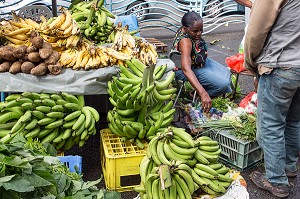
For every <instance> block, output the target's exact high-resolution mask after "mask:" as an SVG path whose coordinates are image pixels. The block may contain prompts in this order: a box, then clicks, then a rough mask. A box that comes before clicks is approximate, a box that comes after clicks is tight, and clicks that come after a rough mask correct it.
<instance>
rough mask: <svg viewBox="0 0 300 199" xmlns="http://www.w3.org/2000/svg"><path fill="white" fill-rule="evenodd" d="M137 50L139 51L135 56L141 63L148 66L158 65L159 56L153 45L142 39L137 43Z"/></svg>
mask: <svg viewBox="0 0 300 199" xmlns="http://www.w3.org/2000/svg"><path fill="white" fill-rule="evenodd" d="M137 48H138V49H139V50H138V53H137V54H136V56H135V57H136V58H138V59H139V60H141V62H143V63H144V64H146V65H155V64H156V60H157V58H158V54H157V51H156V49H155V46H154V45H153V44H150V43H149V42H147V41H145V40H142V39H140V40H138V41H137Z"/></svg>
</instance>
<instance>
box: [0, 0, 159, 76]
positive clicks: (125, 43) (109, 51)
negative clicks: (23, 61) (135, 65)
mask: <svg viewBox="0 0 300 199" xmlns="http://www.w3.org/2000/svg"><path fill="white" fill-rule="evenodd" d="M81 4H82V5H81ZM95 4H96V1H93V2H89V3H87V2H80V3H79V5H78V4H76V5H74V6H73V8H72V9H71V11H70V10H66V9H64V8H61V14H60V15H59V16H58V17H53V18H50V19H49V20H47V19H45V18H44V17H41V19H42V22H41V23H37V22H35V21H33V20H31V19H23V18H22V17H19V16H17V15H16V14H15V13H14V12H13V19H12V20H7V21H5V20H3V21H1V22H0V23H1V26H0V37H4V38H5V39H6V40H7V45H8V46H13V47H19V46H21V45H26V46H29V47H31V46H32V44H31V40H32V39H31V35H32V33H33V32H34V33H36V34H37V35H39V36H40V37H41V38H43V39H44V40H45V41H46V43H49V44H51V46H52V48H53V50H54V51H57V52H58V53H59V54H61V56H60V59H59V63H60V65H61V67H65V68H71V69H75V70H79V69H84V70H89V69H97V68H102V67H108V66H113V65H125V60H128V59H131V58H132V57H135V58H138V59H140V61H142V62H143V63H144V64H148V63H154V64H155V63H156V59H157V57H158V55H157V52H156V50H155V47H154V46H153V45H152V44H150V43H148V42H147V41H145V40H144V39H142V38H139V37H133V36H132V35H131V34H130V33H129V32H128V28H129V27H128V25H127V26H126V25H125V26H124V27H122V23H119V24H118V25H117V26H116V25H114V23H113V22H111V21H110V18H113V15H112V14H111V13H110V12H109V11H108V10H107V9H106V8H104V7H103V6H102V7H101V6H100V7H95ZM100 4H101V1H100ZM86 5H88V6H91V7H88V6H87V7H86ZM92 5H93V6H92ZM79 11H80V13H78V12H79ZM71 12H73V14H72V13H71ZM82 12H83V13H82ZM85 12H88V14H87V15H86V13H85ZM93 13H94V14H93ZM97 13H98V14H97ZM78 14H79V15H80V16H78ZM82 16H87V19H86V18H85V17H82ZM73 17H74V18H75V19H76V20H77V21H78V23H77V22H76V20H74V18H73ZM79 20H80V21H79ZM95 34H96V35H95ZM40 37H38V38H40ZM36 40H37V39H36ZM34 42H35V43H37V42H39V41H38V40H37V41H34ZM98 42H100V43H101V44H103V45H99V44H98ZM41 47H42V46H41V45H39V47H38V48H41ZM30 49H32V48H30ZM41 53H42V54H43V55H45V56H42V57H47V55H48V54H50V52H49V51H47V50H41ZM41 53H40V54H41ZM32 55H34V54H32ZM30 57H31V56H30ZM42 57H41V58H42ZM32 58H37V56H36V55H35V56H33V57H32ZM1 60H2V57H1V56H0V64H1V63H3V61H1ZM3 60H6V61H10V60H8V59H7V58H5V59H3ZM33 61H35V62H37V61H38V60H37V59H34V60H33ZM51 65H54V66H57V64H54V63H51ZM42 67H43V66H41V68H42ZM2 68H5V69H6V68H8V64H7V63H5V64H4V65H3V66H2ZM52 68H53V70H54V69H55V67H53V66H52V67H51V69H52ZM5 71H6V70H3V72H5Z"/></svg>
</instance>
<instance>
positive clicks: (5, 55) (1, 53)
mask: <svg viewBox="0 0 300 199" xmlns="http://www.w3.org/2000/svg"><path fill="white" fill-rule="evenodd" d="M14 49H15V48H14V47H12V46H9V45H7V46H4V47H2V48H0V57H2V59H4V60H6V61H10V62H13V61H16V60H17V58H15V57H14V55H13V54H14Z"/></svg>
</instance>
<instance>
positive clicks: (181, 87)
mask: <svg viewBox="0 0 300 199" xmlns="http://www.w3.org/2000/svg"><path fill="white" fill-rule="evenodd" d="M183 86H184V82H183V83H182V84H181V86H180V89H179V91H178V93H177V96H176V98H175V101H174V104H173V107H172V108H174V107H175V105H176V103H177V101H178V98H179V95H180V93H181V91H182V89H183Z"/></svg>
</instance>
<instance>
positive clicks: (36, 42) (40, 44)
mask: <svg viewBox="0 0 300 199" xmlns="http://www.w3.org/2000/svg"><path fill="white" fill-rule="evenodd" d="M31 43H32V45H33V46H34V47H36V48H37V49H39V48H42V47H43V43H44V39H43V38H42V37H40V36H36V37H33V38H32V39H31Z"/></svg>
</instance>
